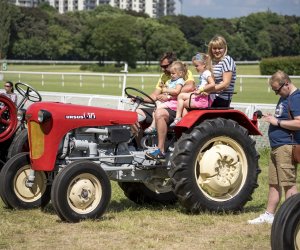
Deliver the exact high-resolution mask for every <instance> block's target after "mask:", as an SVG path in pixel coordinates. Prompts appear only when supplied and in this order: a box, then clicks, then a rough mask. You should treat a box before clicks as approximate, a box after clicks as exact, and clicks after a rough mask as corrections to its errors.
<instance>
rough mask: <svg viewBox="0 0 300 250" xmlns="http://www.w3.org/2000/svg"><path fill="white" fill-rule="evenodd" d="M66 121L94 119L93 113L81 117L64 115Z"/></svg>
mask: <svg viewBox="0 0 300 250" xmlns="http://www.w3.org/2000/svg"><path fill="white" fill-rule="evenodd" d="M65 118H66V119H83V120H84V119H96V115H95V113H83V114H82V115H71V114H70V115H66V116H65Z"/></svg>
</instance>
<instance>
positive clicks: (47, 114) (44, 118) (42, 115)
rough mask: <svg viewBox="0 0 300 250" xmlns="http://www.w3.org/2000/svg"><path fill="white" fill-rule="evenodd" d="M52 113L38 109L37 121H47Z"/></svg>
mask: <svg viewBox="0 0 300 250" xmlns="http://www.w3.org/2000/svg"><path fill="white" fill-rule="evenodd" d="M51 117H52V115H51V113H50V112H48V111H47V110H40V111H39V112H38V121H39V122H40V123H43V122H46V121H49V120H50V119H51Z"/></svg>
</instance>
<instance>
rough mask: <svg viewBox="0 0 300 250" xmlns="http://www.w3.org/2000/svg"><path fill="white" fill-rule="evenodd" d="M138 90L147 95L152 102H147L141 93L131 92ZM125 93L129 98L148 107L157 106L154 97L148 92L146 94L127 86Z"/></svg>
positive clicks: (142, 92)
mask: <svg viewBox="0 0 300 250" xmlns="http://www.w3.org/2000/svg"><path fill="white" fill-rule="evenodd" d="M130 90H131V91H133V92H137V93H138V94H142V96H145V97H147V98H148V99H149V100H150V101H151V102H145V100H144V98H143V97H141V96H139V95H133V94H130V93H129V91H130ZM125 94H126V95H127V97H128V98H131V99H133V100H134V101H135V102H138V103H139V104H143V105H144V106H146V107H149V108H156V103H155V101H154V100H153V98H152V97H150V96H149V95H148V94H146V93H145V92H144V91H142V90H139V89H136V88H133V87H127V88H125Z"/></svg>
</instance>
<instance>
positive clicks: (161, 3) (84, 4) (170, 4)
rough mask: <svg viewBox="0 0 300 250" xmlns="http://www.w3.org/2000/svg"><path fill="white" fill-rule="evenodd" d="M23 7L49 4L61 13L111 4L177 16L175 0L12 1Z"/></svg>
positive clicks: (152, 15) (145, 11)
mask: <svg viewBox="0 0 300 250" xmlns="http://www.w3.org/2000/svg"><path fill="white" fill-rule="evenodd" d="M10 1H11V2H12V3H14V4H15V5H18V6H22V7H36V6H37V5H38V3H40V2H48V3H49V5H51V6H52V7H54V8H56V9H57V10H58V11H59V13H65V12H68V11H77V10H92V9H94V8H95V7H96V6H98V5H101V4H109V5H111V6H113V7H118V8H120V9H125V10H134V11H136V12H142V13H146V14H148V15H149V16H150V17H161V16H166V15H174V14H175V4H176V3H175V2H176V1H175V0H10Z"/></svg>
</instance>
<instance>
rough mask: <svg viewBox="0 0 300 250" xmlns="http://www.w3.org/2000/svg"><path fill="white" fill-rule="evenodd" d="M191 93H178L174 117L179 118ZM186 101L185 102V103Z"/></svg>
mask: <svg viewBox="0 0 300 250" xmlns="http://www.w3.org/2000/svg"><path fill="white" fill-rule="evenodd" d="M190 95H191V93H180V94H179V96H178V98H177V111H176V118H181V117H182V113H183V109H184V108H186V107H187V106H188V103H189V99H190ZM186 102H187V104H186ZM186 105H187V106H186Z"/></svg>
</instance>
